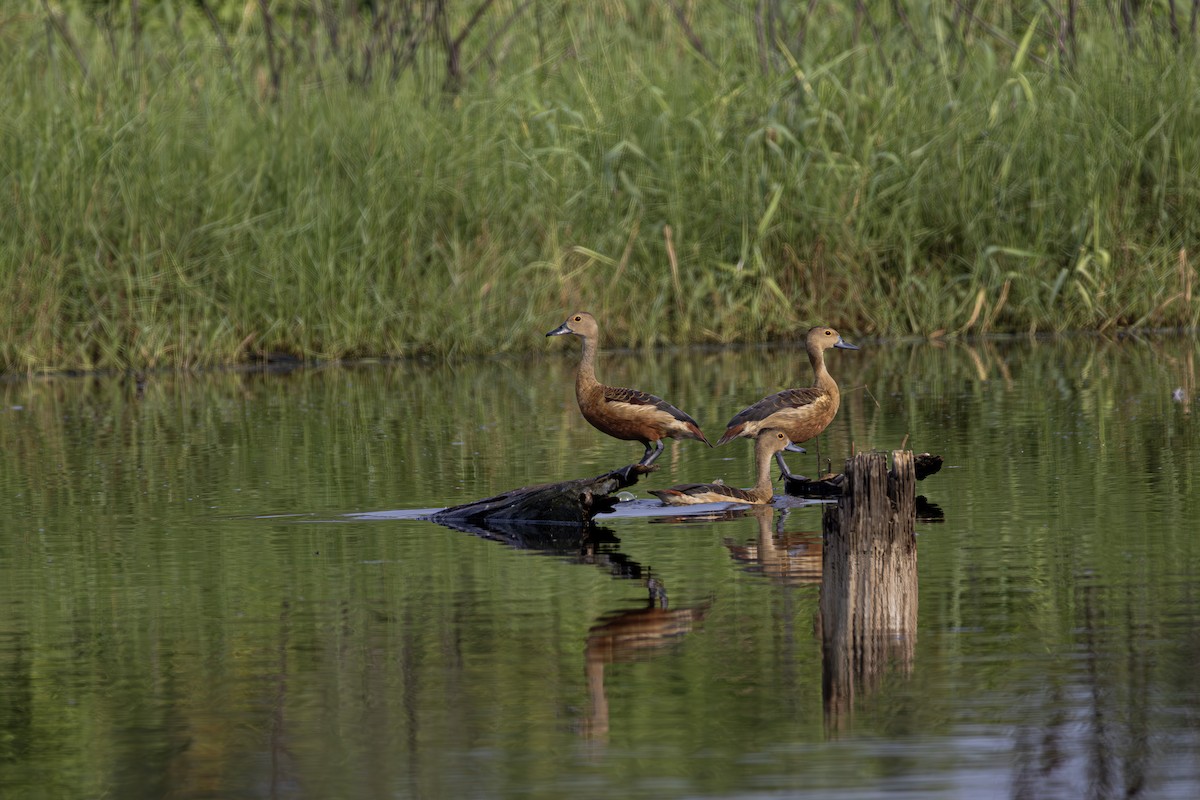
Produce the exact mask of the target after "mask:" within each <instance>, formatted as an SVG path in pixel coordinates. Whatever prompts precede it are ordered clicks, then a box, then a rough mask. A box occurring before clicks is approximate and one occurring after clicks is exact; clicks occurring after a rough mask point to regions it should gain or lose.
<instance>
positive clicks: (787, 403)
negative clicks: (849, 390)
mask: <svg viewBox="0 0 1200 800" xmlns="http://www.w3.org/2000/svg"><path fill="white" fill-rule="evenodd" d="M824 396H825V391H824V390H823V389H818V388H816V387H815V386H809V387H806V388H804V389H784V390H783V391H782V392H776V393H775V394H773V395H770V396H769V397H764V398H763V399H762V400H759V401H758V402H757V403H755V404H754V405H752V406H747V407H746V408H743V409H742V410H741V411H739V412H738V413H737V414H735V415H734V416H733V419H731V420H729V422H728V423H726V425H725V433H724V434H722V435H721V438H720V439H719V440H718V441H717V444H725V443H726V442H728V441H730V440H731V439H736V438H737V437H738V436H739V435H741V433H742V431H743V430H744V429H745V427H746V425H747V424H748V423H754V422H762V421H763V420H764V419H766V418H767V417H769V416H771V415H772V414H777V413H779V412H780V411H785V410H788V409H797V408H803V407H805V406H811V405H812V404H813V403H816V402H818V401H819V400H820V399H821V398H822V397H824ZM752 427H753V426H752ZM754 429H755V430H757V428H754Z"/></svg>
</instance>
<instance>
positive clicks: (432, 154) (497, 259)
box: [0, 0, 1200, 371]
mask: <svg viewBox="0 0 1200 800" xmlns="http://www.w3.org/2000/svg"><path fill="white" fill-rule="evenodd" d="M147 5H150V4H147ZM227 5H228V4H227ZM319 5H320V4H313V6H314V7H318V6H319ZM400 5H402V6H404V7H405V8H408V7H409V5H408V4H400ZM578 5H579V6H580V7H576V6H575V5H573V4H562V3H549V2H544V1H543V0H533V1H532V2H530V3H518V2H498V3H493V4H486V3H485V4H482V5H479V6H474V5H463V6H462V7H461V8H460V7H459V4H457V3H447V4H436V3H434V4H430V3H425V4H412V10H414V13H416V14H417V16H415V17H413V18H412V19H411V20H408V21H406V20H405V19H403V18H401V17H399V16H397V17H393V18H388V19H384V20H383V21H382V22H381V21H380V19H379V18H371V17H364V16H347V17H343V18H338V19H337V20H336V23H337V24H336V25H334V24H332V22H331V20H330V19H328V18H326V17H318V16H315V15H314V16H312V17H308V16H305V15H303V14H300V13H295V12H294V13H292V14H291V15H279V16H273V15H268V16H266V17H265V18H264V17H263V15H262V14H261V11H260V9H261V6H259V5H257V4H254V3H251V4H248V5H246V6H245V7H244V8H243V7H242V6H241V4H237V5H236V8H234V9H230V8H229V7H227V6H221V5H220V4H211V3H210V4H204V3H200V4H188V5H184V6H181V7H179V8H175V7H174V6H172V5H171V4H161V5H155V6H154V10H143V11H141V12H140V13H141V16H140V17H138V18H134V19H131V18H129V17H128V15H126V16H124V17H109V18H104V17H100V18H97V17H94V16H88V14H87V13H86V9H78V8H76V9H72V8H70V7H68V8H66V9H65V10H63V9H60V8H58V7H52V9H51V10H49V11H48V10H47V9H46V7H44V6H43V5H42V4H41V3H28V5H27V8H26V9H25V13H23V14H22V13H18V12H14V11H6V12H4V13H5V14H6V15H7V16H5V17H4V18H3V19H0V46H2V47H3V50H4V52H5V53H6V55H5V56H4V57H3V61H2V63H0V78H2V79H3V80H4V82H5V84H6V91H5V93H4V101H3V102H4V108H3V109H2V116H3V120H4V121H3V124H2V125H0V181H2V184H0V204H2V206H0V210H2V211H3V213H2V214H0V370H4V371H22V370H40V369H64V368H96V367H101V368H105V367H141V366H162V365H179V366H196V365H205V364H215V363H229V362H235V361H241V360H246V359H253V358H261V357H262V356H263V355H265V354H268V353H279V352H283V353H289V354H292V355H298V356H302V357H321V358H332V357H354V356H371V355H389V356H395V355H414V354H434V355H450V356H454V355H466V354H476V353H489V352H496V351H518V350H524V349H532V348H539V347H544V342H542V341H541V339H540V337H541V334H542V333H544V332H545V331H546V330H548V329H549V328H550V327H552V326H553V325H556V324H557V323H558V322H560V321H561V318H562V317H563V316H564V315H565V314H566V312H567V311H568V310H569V309H570V308H572V307H576V306H585V307H588V308H590V309H592V310H594V311H596V312H597V313H598V314H601V315H602V318H603V321H604V322H605V323H606V341H607V342H608V343H609V344H613V345H616V344H632V345H643V344H654V343H662V342H668V341H669V342H685V341H713V342H726V341H747V340H760V339H770V338H776V337H783V336H790V335H792V334H793V332H794V329H795V328H796V327H797V326H798V325H807V324H810V323H814V322H817V321H828V322H831V323H834V324H836V325H838V326H840V327H841V328H843V329H845V330H847V331H853V332H855V333H857V334H863V333H893V334H900V333H911V332H918V333H928V332H931V331H934V330H938V329H944V330H945V331H947V332H949V333H954V332H967V331H969V332H982V331H1003V330H1017V331H1026V330H1051V329H1053V330H1058V329H1067V328H1112V327H1117V326H1140V325H1156V326H1163V325H1166V326H1175V325H1192V326H1194V325H1196V324H1197V323H1198V322H1200V278H1198V277H1197V274H1196V266H1195V264H1196V263H1197V262H1196V251H1197V250H1198V249H1200V236H1198V234H1200V65H1198V63H1197V58H1196V56H1195V50H1196V44H1197V42H1196V41H1195V40H1194V39H1193V38H1191V36H1190V34H1189V33H1188V28H1187V20H1186V19H1184V20H1181V22H1182V25H1177V26H1176V27H1177V28H1179V29H1180V30H1181V33H1180V35H1179V40H1178V41H1176V38H1175V36H1174V35H1173V33H1172V29H1171V26H1170V24H1169V20H1168V19H1167V18H1166V17H1165V16H1164V15H1163V14H1162V13H1161V11H1162V10H1161V9H1158V10H1157V11H1154V10H1153V9H1152V11H1154V13H1150V12H1147V13H1146V14H1144V15H1143V16H1141V17H1137V18H1132V19H1130V20H1127V21H1122V20H1121V19H1120V18H1113V17H1110V16H1109V15H1108V14H1107V13H1106V12H1105V11H1104V10H1102V9H1100V8H1096V9H1086V8H1085V9H1082V10H1080V11H1079V15H1078V17H1077V19H1076V21H1075V29H1074V31H1073V32H1071V33H1070V35H1069V36H1067V35H1065V34H1064V33H1063V31H1064V25H1065V23H1066V19H1067V18H1066V17H1065V16H1064V17H1062V18H1061V19H1060V18H1058V17H1057V16H1056V15H1055V14H1053V13H1051V12H1050V11H1048V10H1047V9H1049V8H1050V7H1049V6H1046V5H1044V4H1036V3H1029V4H1028V10H1029V13H1028V14H1027V15H1021V14H1019V13H1016V12H1011V11H1005V12H1003V13H997V14H996V15H995V16H992V17H986V18H980V17H970V16H964V13H965V12H964V10H963V8H962V7H960V6H957V5H950V4H946V5H939V4H933V5H932V6H930V7H929V8H930V9H932V10H933V12H934V13H925V12H921V13H917V11H918V9H917V8H916V6H915V5H913V7H912V8H911V9H910V10H909V13H908V14H907V15H906V16H905V17H904V18H903V19H902V18H900V17H898V16H896V15H895V11H894V9H896V8H907V7H908V4H905V3H901V4H899V5H895V4H891V3H873V4H870V6H869V9H870V11H871V16H869V17H864V16H861V15H860V16H857V17H856V15H855V14H854V12H853V9H852V8H851V7H850V6H849V5H846V4H829V5H828V6H824V5H823V6H820V7H819V8H818V9H817V13H816V14H815V15H814V16H813V17H811V18H805V17H803V15H802V12H803V9H799V10H792V11H790V12H789V13H791V14H793V15H794V16H792V17H783V16H780V17H772V16H771V14H770V13H766V14H765V16H764V15H759V16H757V17H756V15H755V14H754V13H749V12H748V13H745V14H736V13H734V12H733V11H731V10H730V8H729V6H727V5H726V4H719V5H718V4H711V5H708V4H704V5H701V4H690V5H689V4H687V3H675V4H670V3H649V2H646V3H642V2H635V0H625V1H624V2H619V1H618V0H606V2H598V3H595V4H578ZM731 5H733V4H731ZM447 7H448V8H449V11H448V12H447V14H446V15H445V16H444V17H442V16H436V15H432V14H431V12H429V9H443V8H447ZM758 7H759V8H761V9H763V10H764V11H765V12H771V10H772V9H775V8H776V4H773V3H762V4H759V5H758ZM295 8H297V9H301V10H303V9H306V8H308V6H307V5H306V4H303V3H299V4H296V5H295ZM476 8H478V9H482V11H483V14H482V15H481V16H480V17H479V18H478V22H477V24H475V25H474V27H472V26H471V20H472V17H471V13H472V12H473V10H475V9H476ZM674 8H678V9H679V12H680V15H679V16H676V15H675V14H674V13H673V9H674ZM922 8H924V7H922ZM1065 8H1067V7H1066V6H1064V9H1065ZM205 9H208V10H211V11H213V12H214V13H213V15H212V16H211V17H209V16H207V15H206V14H205V13H204V10H205ZM172 10H174V12H176V13H177V15H172V13H171V11H172ZM752 10H753V8H752V9H751V11H752ZM233 11H237V12H238V13H232V12H233ZM397 13H398V12H397ZM779 13H780V14H782V13H783V12H782V11H780V12H779ZM421 14H424V16H421ZM1156 14H1157V16H1156ZM764 20H765V21H764ZM440 32H444V33H445V34H446V35H444V36H443V35H440ZM460 34H461V39H460ZM380 42H384V43H390V44H388V45H387V46H386V47H385V46H383V45H381V44H380ZM456 42H457V44H456ZM452 46H454V48H455V50H454V52H455V53H456V54H457V56H458V58H457V59H455V60H454V64H457V67H454V66H453V65H452V64H451V61H450V60H449V59H447V58H446V54H447V52H448V51H449V50H450V49H451V47H452Z"/></svg>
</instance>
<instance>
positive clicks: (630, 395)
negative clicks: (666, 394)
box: [604, 386, 697, 425]
mask: <svg viewBox="0 0 1200 800" xmlns="http://www.w3.org/2000/svg"><path fill="white" fill-rule="evenodd" d="M604 399H605V400H606V401H607V402H609V403H628V404H629V405H632V406H648V407H653V408H657V409H658V410H659V411H665V412H667V413H668V414H670V415H671V416H672V417H674V418H675V419H677V420H679V421H680V422H690V423H691V424H692V425H697V422H696V420H694V419H692V418H691V417H690V416H688V414H687V413H685V412H684V411H681V410H679V409H678V408H676V407H675V406H673V405H671V404H670V403H668V402H667V401H666V400H663V399H662V398H661V397H658V396H657V395H653V394H650V393H649V392H643V391H641V390H640V389H626V388H623V387H620V386H605V387H604Z"/></svg>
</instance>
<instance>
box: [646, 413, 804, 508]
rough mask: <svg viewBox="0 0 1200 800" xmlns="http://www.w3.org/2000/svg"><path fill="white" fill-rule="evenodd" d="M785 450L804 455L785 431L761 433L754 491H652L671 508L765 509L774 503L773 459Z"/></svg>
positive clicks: (694, 486)
mask: <svg viewBox="0 0 1200 800" xmlns="http://www.w3.org/2000/svg"><path fill="white" fill-rule="evenodd" d="M784 450H797V451H799V452H801V453H803V452H804V450H803V448H799V447H796V446H795V445H794V444H792V441H791V439H789V438H788V436H787V434H786V433H784V432H783V431H779V430H775V429H774V428H764V429H762V430H760V431H759V432H758V436H757V437H756V441H755V443H754V461H755V465H756V466H757V468H758V482H757V483H756V484H754V488H752V489H738V488H736V487H734V486H726V485H725V484H723V483H685V484H681V485H679V486H672V487H671V488H669V489H652V490H650V494H652V495H655V496H656V497H658V499H660V500H662V501H663V502H664V503H666V504H667V505H669V506H683V505H692V504H695V503H750V504H751V505H765V504H767V503H770V502H771V497H772V496H773V493H772V491H771V457H772V456H775V455H777V454H779V453H781V452H783V451H784Z"/></svg>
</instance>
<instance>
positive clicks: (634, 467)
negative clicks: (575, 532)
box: [429, 464, 655, 527]
mask: <svg viewBox="0 0 1200 800" xmlns="http://www.w3.org/2000/svg"><path fill="white" fill-rule="evenodd" d="M654 469H655V468H654V467H645V466H642V465H641V464H630V465H629V466H627V467H622V468H621V469H618V470H613V471H612V472H607V473H605V474H603V475H598V476H596V477H595V478H579V479H576V480H572V481H560V482H559V483H543V484H538V485H536V486H523V487H521V488H520V489H513V490H511V491H507V492H504V493H503V494H498V495H496V496H495V497H488V498H485V499H483V500H476V501H475V502H473V503H464V504H463V505H460V506H453V507H451V508H446V509H443V510H441V511H438V512H436V513H434V514H431V515H430V517H429V519H431V520H433V521H434V522H438V523H441V524H452V523H468V524H474V525H480V526H485V527H487V526H489V525H490V524H491V523H505V522H549V523H558V524H568V525H586V524H588V523H589V522H591V520H592V517H594V516H596V515H597V514H603V513H606V512H609V511H612V510H613V508H614V507H615V506H616V504H617V498H616V497H613V496H612V495H613V493H614V492H616V491H618V490H619V489H624V488H625V487H627V486H632V485H633V484H635V483H637V481H638V478H640V477H641V476H642V475H645V474H646V473H648V472H652V471H653V470H654Z"/></svg>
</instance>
